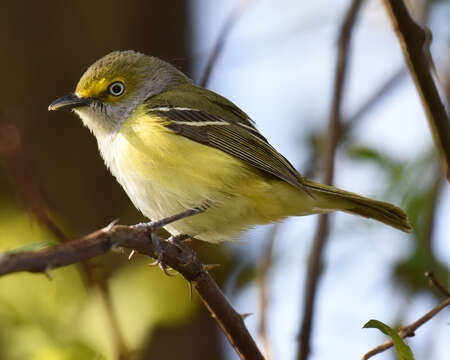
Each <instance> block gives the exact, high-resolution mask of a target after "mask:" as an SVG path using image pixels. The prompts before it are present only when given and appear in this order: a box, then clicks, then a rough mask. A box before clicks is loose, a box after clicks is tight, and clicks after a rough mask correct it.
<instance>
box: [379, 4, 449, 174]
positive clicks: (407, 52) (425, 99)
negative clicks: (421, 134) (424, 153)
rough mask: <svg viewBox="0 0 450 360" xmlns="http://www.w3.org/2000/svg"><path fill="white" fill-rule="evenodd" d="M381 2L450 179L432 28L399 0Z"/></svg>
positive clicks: (446, 120) (446, 123) (446, 122)
mask: <svg viewBox="0 0 450 360" xmlns="http://www.w3.org/2000/svg"><path fill="white" fill-rule="evenodd" d="M384 5H385V7H386V10H387V12H388V14H389V17H390V18H391V22H392V25H393V27H394V29H395V32H396V34H397V37H398V39H399V41H400V44H401V46H402V49H403V54H404V56H405V59H406V63H407V64H408V67H409V71H410V73H411V75H412V77H413V79H414V83H415V85H416V88H417V91H418V92H419V95H420V98H421V99H422V104H423V106H424V108H425V113H426V115H427V118H428V123H429V125H430V128H431V133H432V135H433V138H434V142H435V144H436V147H437V148H438V151H439V154H440V159H441V168H442V171H443V173H444V175H445V176H446V177H447V180H448V181H450V122H449V117H448V114H447V111H446V109H445V106H444V104H443V102H442V100H441V98H440V96H439V91H438V88H437V86H436V84H435V82H434V78H433V75H432V68H433V61H432V57H431V54H430V50H429V45H430V43H431V32H430V31H429V30H428V29H427V30H425V29H424V28H422V27H421V26H420V25H419V24H418V23H417V22H416V21H414V19H413V18H412V17H411V15H410V14H409V12H408V9H407V8H406V6H405V4H404V2H403V1H402V0H384Z"/></svg>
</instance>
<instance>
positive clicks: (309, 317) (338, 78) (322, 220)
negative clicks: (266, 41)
mask: <svg viewBox="0 0 450 360" xmlns="http://www.w3.org/2000/svg"><path fill="white" fill-rule="evenodd" d="M362 4H363V1H362V0H353V1H352V3H351V5H350V8H349V9H348V11H347V14H346V16H345V18H344V21H343V23H342V25H341V29H340V35H339V42H338V56H337V64H336V73H335V79H334V92H333V101H332V105H331V112H330V117H329V121H328V134H327V139H326V143H325V152H324V155H323V163H322V164H323V172H324V175H323V182H324V183H325V184H330V185H331V183H332V182H333V175H334V157H335V152H336V146H337V143H338V139H339V133H340V127H341V104H342V98H343V94H344V85H345V79H346V74H347V68H348V54H349V48H350V40H351V35H352V30H353V26H354V24H355V21H356V17H357V15H358V12H359V10H360V8H361V5H362ZM328 219H329V218H328V216H327V215H320V217H319V221H318V223H317V228H316V234H315V237H314V241H313V247H312V249H311V253H310V261H309V264H308V269H307V274H308V275H307V279H306V285H305V300H304V305H303V311H302V323H301V328H300V333H299V341H300V343H299V349H298V354H297V359H299V360H306V359H307V358H308V355H309V352H310V348H311V345H310V338H311V328H312V322H313V314H314V305H315V299H316V294H317V286H318V282H319V278H320V275H321V270H322V267H323V265H322V253H323V249H324V246H325V243H326V241H327V238H328V230H329V227H328Z"/></svg>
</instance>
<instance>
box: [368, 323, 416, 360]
mask: <svg viewBox="0 0 450 360" xmlns="http://www.w3.org/2000/svg"><path fill="white" fill-rule="evenodd" d="M363 328H375V329H378V330H380V331H382V332H383V333H384V334H386V335H388V336H390V337H391V338H392V341H393V342H394V346H395V350H396V351H397V356H398V359H399V360H414V356H413V353H412V351H411V349H410V348H409V346H408V345H406V343H405V342H404V341H403V339H402V338H401V337H400V336H399V335H398V334H397V332H396V331H395V330H394V329H393V328H391V327H390V326H388V325H386V324H384V323H382V322H381V321H378V320H370V321H368V322H367V323H366V324H365V325H364V326H363Z"/></svg>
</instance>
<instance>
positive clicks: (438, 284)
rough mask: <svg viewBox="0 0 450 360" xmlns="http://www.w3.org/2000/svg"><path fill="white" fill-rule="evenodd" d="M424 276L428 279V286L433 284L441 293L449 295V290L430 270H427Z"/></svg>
mask: <svg viewBox="0 0 450 360" xmlns="http://www.w3.org/2000/svg"><path fill="white" fill-rule="evenodd" d="M425 276H426V277H427V278H428V279H429V280H430V287H431V286H433V285H434V286H435V287H436V288H437V289H438V290H439V291H440V292H441V293H442V294H444V295H445V296H447V297H450V291H449V290H448V289H447V288H446V287H445V286H444V285H443V284H442V283H441V282H440V281H439V279H437V278H436V276H435V275H434V273H433V272H432V271H427V272H426V273H425Z"/></svg>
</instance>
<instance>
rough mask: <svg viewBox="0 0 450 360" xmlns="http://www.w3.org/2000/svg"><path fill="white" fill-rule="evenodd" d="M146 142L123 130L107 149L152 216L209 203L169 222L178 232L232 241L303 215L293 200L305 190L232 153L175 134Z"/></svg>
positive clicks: (130, 189)
mask: <svg viewBox="0 0 450 360" xmlns="http://www.w3.org/2000/svg"><path fill="white" fill-rule="evenodd" d="M144 140H145V139H144ZM144 140H143V139H139V138H138V139H136V138H135V137H130V136H126V134H125V135H122V134H118V136H117V137H116V138H115V139H114V144H113V145H112V146H110V147H108V151H107V152H105V151H101V152H102V155H103V157H104V159H105V162H106V164H107V165H108V167H109V168H110V170H111V172H112V173H113V175H114V176H115V177H116V178H117V180H118V182H119V183H120V184H121V185H122V187H123V188H124V189H125V191H126V193H127V194H128V196H129V197H130V199H131V201H132V202H133V203H134V205H135V206H136V207H137V208H138V209H139V210H140V211H141V212H142V213H143V214H144V215H145V216H146V217H148V218H150V219H151V220H160V219H162V218H165V217H168V216H171V215H175V214H178V213H180V212H182V211H184V210H187V209H190V208H193V207H199V206H205V205H206V206H208V208H207V209H206V211H205V212H204V213H201V214H197V215H194V216H192V217H189V218H185V219H182V220H179V221H176V222H174V223H172V224H169V225H168V226H166V229H167V230H168V231H169V232H170V233H171V234H173V235H178V234H187V235H190V236H193V237H197V238H199V239H201V240H204V241H208V242H219V241H224V240H232V239H234V238H235V236H236V235H237V234H238V233H239V232H241V231H243V230H246V229H248V228H250V227H252V226H253V225H256V224H264V223H270V222H274V221H278V220H280V219H282V218H283V217H286V216H288V215H292V214H293V213H295V212H297V213H298V211H297V210H296V209H294V208H293V207H292V205H291V204H294V203H296V202H297V201H296V200H302V198H298V199H296V198H297V197H298V196H301V197H303V196H304V195H303V193H302V192H300V191H298V189H296V188H294V187H293V186H292V185H290V184H287V183H285V182H284V181H281V180H277V179H273V178H271V177H267V176H265V175H264V174H262V173H261V172H259V170H255V169H253V168H251V167H249V166H247V165H246V164H244V163H243V162H241V161H240V160H238V159H235V158H233V157H231V156H229V155H228V154H225V153H223V152H221V151H219V150H216V149H212V148H207V149H205V146H204V145H201V144H198V143H195V142H193V141H190V140H187V139H185V138H182V137H180V136H178V135H175V134H167V133H156V134H155V133H153V137H152V139H150V140H148V141H144ZM101 150H102V149H101ZM276 194H278V196H277V195H276Z"/></svg>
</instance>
